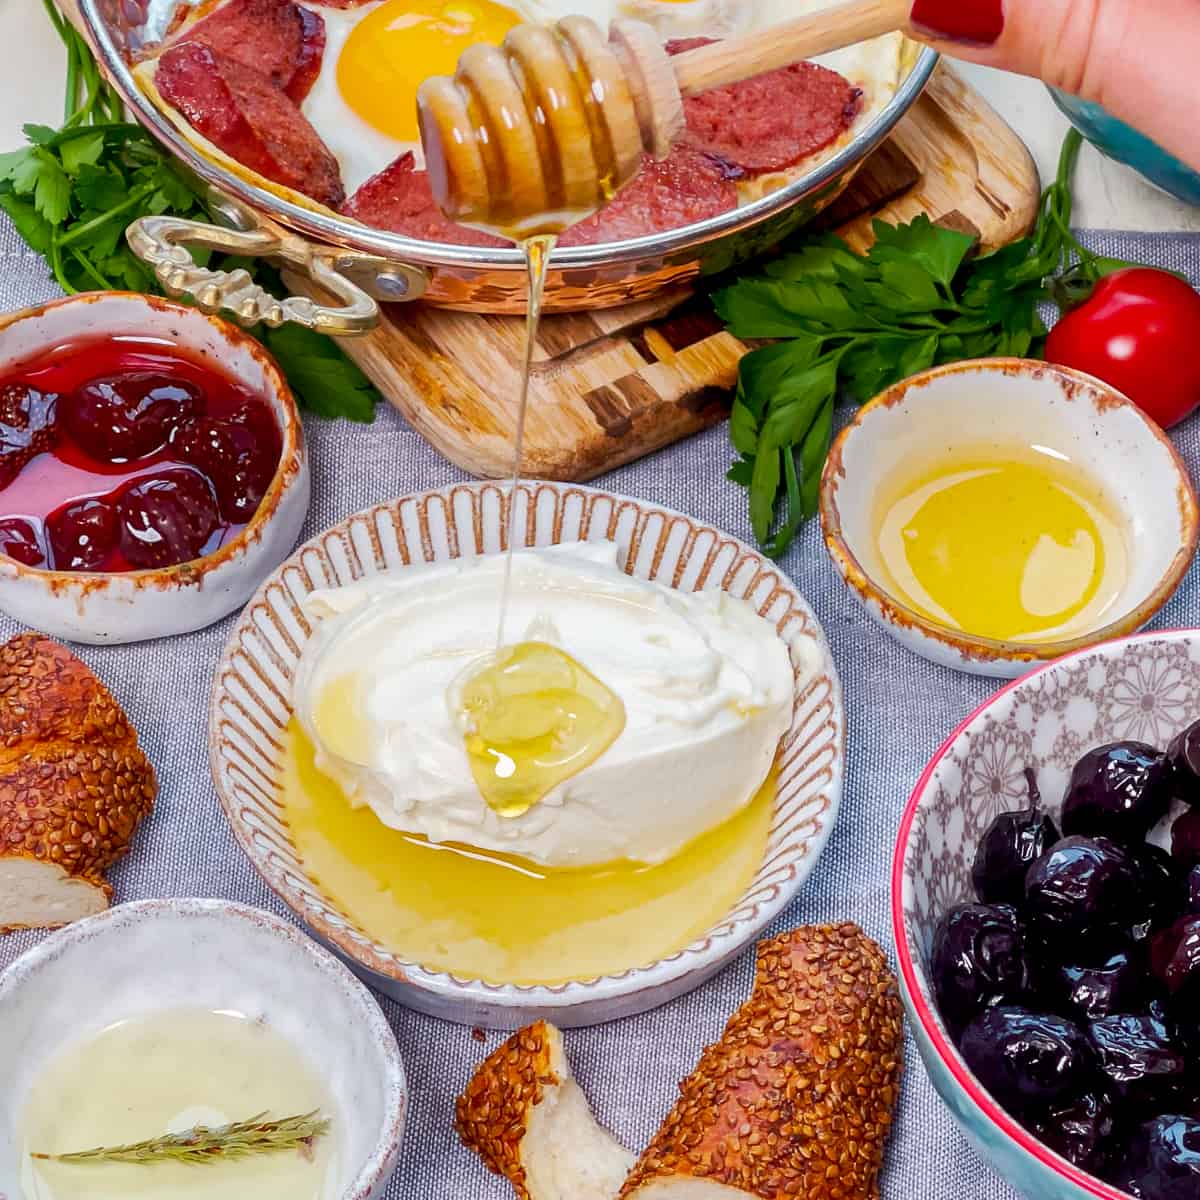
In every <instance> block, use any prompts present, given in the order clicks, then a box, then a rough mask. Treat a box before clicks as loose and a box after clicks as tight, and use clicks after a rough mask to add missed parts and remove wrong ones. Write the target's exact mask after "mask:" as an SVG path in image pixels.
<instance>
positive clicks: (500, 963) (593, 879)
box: [280, 721, 775, 984]
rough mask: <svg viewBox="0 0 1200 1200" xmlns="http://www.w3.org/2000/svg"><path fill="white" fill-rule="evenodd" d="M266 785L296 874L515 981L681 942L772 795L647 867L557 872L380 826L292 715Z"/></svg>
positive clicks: (550, 976)
mask: <svg viewBox="0 0 1200 1200" xmlns="http://www.w3.org/2000/svg"><path fill="white" fill-rule="evenodd" d="M280 786H281V799H282V802H283V805H284V810H285V816H286V821H287V824H288V827H289V830H290V833H291V836H292V840H293V842H294V844H295V846H296V848H297V851H298V852H299V855H300V859H301V861H302V862H303V864H304V869H305V872H306V873H307V874H308V876H309V877H310V878H311V879H312V880H313V881H314V882H315V883H316V884H317V885H318V886H319V887H320V888H321V890H322V891H323V892H324V893H325V894H326V895H327V896H328V897H329V898H330V900H331V901H332V902H333V903H334V904H335V905H336V906H337V907H338V908H339V909H340V910H341V911H342V912H344V913H345V914H346V915H347V916H349V917H350V918H351V919H352V920H353V921H354V922H355V923H356V924H357V925H358V926H359V927H360V928H362V929H363V930H365V931H366V932H367V933H369V934H370V935H371V936H372V937H374V938H375V939H376V940H377V941H379V942H380V943H381V944H383V945H385V946H387V947H388V948H389V949H391V950H392V951H393V952H394V953H396V954H398V955H400V956H401V957H402V958H405V959H408V960H409V961H412V962H417V963H420V964H422V965H423V966H426V967H430V968H433V969H436V970H442V971H451V972H453V973H454V974H456V975H459V976H462V977H471V978H481V979H485V980H488V981H490V982H493V983H524V984H531V983H562V982H565V981H567V980H570V979H591V978H594V977H596V976H598V975H605V974H610V973H614V972H620V971H624V970H626V969H628V968H631V967H637V966H642V965H645V964H646V963H649V962H653V961H655V960H656V959H659V958H661V957H663V956H664V955H668V954H673V953H674V952H675V951H677V950H680V949H682V948H683V947H684V946H685V945H687V943H688V942H690V941H691V940H692V939H693V938H694V937H696V936H698V935H699V934H701V933H703V932H704V931H705V930H706V929H708V928H710V927H711V926H712V925H714V924H715V923H716V922H718V921H719V920H721V919H722V918H723V917H725V916H726V915H727V914H728V913H729V911H730V909H731V908H732V907H733V906H734V904H735V903H736V902H737V900H738V898H739V897H740V896H741V895H742V893H743V892H744V891H745V889H746V887H747V886H748V884H749V883H750V881H751V880H752V879H753V878H754V875H755V873H756V872H757V871H758V868H759V866H760V865H761V864H762V861H763V856H764V854H765V852H766V845H767V837H768V834H769V832H770V827H771V816H772V812H773V809H774V798H775V781H774V775H772V777H771V778H770V779H769V780H768V782H767V784H765V785H764V786H763V788H762V789H761V790H760V791H759V793H758V795H757V796H756V797H755V798H754V799H753V800H752V801H751V803H750V804H749V805H747V806H746V807H745V808H744V809H742V810H741V811H740V812H739V813H737V814H736V815H735V816H734V817H732V818H731V819H730V820H729V821H727V822H726V823H725V824H723V825H722V826H720V827H719V828H717V829H715V830H712V831H710V832H709V833H706V834H703V835H702V836H701V837H699V838H698V839H696V840H695V841H694V842H692V843H691V844H690V845H689V846H687V847H685V848H684V849H683V850H682V851H681V852H680V853H679V854H677V855H676V856H675V857H673V858H671V859H669V860H668V861H667V862H664V863H660V864H658V865H656V866H643V865H638V864H634V863H630V862H620V863H611V864H608V865H604V866H597V867H588V868H578V869H571V870H561V869H552V868H546V867H542V866H539V865H537V864H535V863H532V862H530V861H528V860H524V859H520V858H516V857H510V856H507V855H502V854H498V853H496V852H493V851H485V850H479V849H473V848H470V847H465V846H457V845H449V844H447V845H442V844H436V843H432V842H429V841H427V840H426V839H425V838H422V837H419V836H417V835H413V834H406V833H399V832H397V831H395V830H393V829H389V828H388V827H387V826H385V825H383V824H382V823H381V822H380V820H379V818H378V817H377V816H376V815H375V813H374V812H373V811H372V810H371V809H370V808H366V807H363V808H357V809H355V808H352V807H351V806H350V804H349V802H348V801H347V799H346V797H345V795H344V793H343V792H342V791H341V789H340V788H339V787H338V786H337V784H335V783H334V782H333V781H332V780H330V779H329V778H328V777H327V776H325V775H324V774H323V773H322V772H321V771H320V770H318V769H317V766H316V764H315V762H314V754H313V749H312V745H311V743H310V742H309V741H308V739H307V738H306V737H305V735H304V733H303V731H302V730H301V729H300V727H299V725H298V724H297V723H296V722H294V721H293V722H292V725H291V727H290V729H289V731H288V735H287V741H286V746H285V756H284V762H283V769H282V774H281V785H280ZM683 799H684V800H686V798H683Z"/></svg>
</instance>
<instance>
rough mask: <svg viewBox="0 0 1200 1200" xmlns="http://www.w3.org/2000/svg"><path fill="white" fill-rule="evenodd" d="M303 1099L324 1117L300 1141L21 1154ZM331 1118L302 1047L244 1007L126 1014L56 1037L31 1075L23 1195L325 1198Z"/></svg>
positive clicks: (38, 1198) (155, 1132)
mask: <svg viewBox="0 0 1200 1200" xmlns="http://www.w3.org/2000/svg"><path fill="white" fill-rule="evenodd" d="M317 1052H318V1053H319V1052H320V1048H319V1047H318V1048H317ZM314 1110H319V1111H320V1112H321V1115H322V1116H325V1117H328V1118H329V1119H330V1121H331V1125H330V1129H329V1132H328V1133H327V1134H325V1135H324V1136H323V1137H320V1138H318V1139H316V1141H315V1142H314V1143H313V1144H312V1146H311V1148H304V1149H301V1150H285V1151H280V1152H279V1153H273V1154H256V1155H253V1156H250V1157H247V1158H243V1159H240V1160H236V1161H226V1162H210V1163H204V1164H202V1165H197V1164H195V1163H175V1162H156V1163H153V1164H147V1163H108V1162H105V1163H60V1162H46V1161H34V1160H33V1159H31V1158H30V1155H31V1154H33V1153H38V1154H64V1153H70V1152H72V1151H77V1150H89V1149H92V1148H94V1147H97V1146H107V1147H112V1146H122V1145H128V1144H131V1143H134V1142H141V1141H146V1140H148V1139H150V1138H158V1137H161V1136H162V1135H163V1134H166V1133H180V1132H184V1131H186V1130H189V1129H193V1128H195V1127H196V1126H197V1125H206V1126H208V1127H209V1128H213V1127H215V1126H219V1125H228V1124H232V1123H233V1122H237V1121H247V1120H249V1119H250V1118H252V1117H255V1116H257V1115H258V1114H259V1113H263V1112H265V1113H267V1114H269V1116H270V1117H273V1118H276V1119H279V1118H282V1117H293V1116H299V1115H301V1114H304V1113H308V1112H312V1111H314ZM340 1121H341V1114H339V1113H338V1112H336V1111H335V1110H334V1108H333V1102H332V1098H331V1097H330V1096H329V1094H328V1092H327V1090H326V1088H325V1087H324V1085H323V1084H322V1083H321V1082H320V1081H319V1080H318V1079H317V1077H316V1075H315V1074H314V1072H313V1071H312V1069H311V1068H310V1066H309V1063H308V1060H307V1058H306V1056H305V1054H304V1052H303V1051H301V1050H299V1049H298V1048H296V1047H294V1046H293V1045H292V1044H291V1043H290V1042H289V1041H288V1040H287V1039H285V1038H284V1037H283V1036H282V1035H281V1034H279V1033H277V1032H276V1031H275V1030H274V1029H272V1028H271V1027H270V1026H267V1025H264V1024H263V1023H262V1022H261V1021H258V1020H255V1019H254V1018H253V1017H252V1016H249V1015H246V1014H242V1013H238V1012H231V1011H224V1012H213V1011H210V1010H207V1009H201V1008H195V1009H168V1010H165V1011H162V1012H156V1013H152V1014H150V1015H145V1016H137V1017H132V1018H130V1019H129V1020H127V1021H122V1022H120V1023H118V1024H115V1025H112V1026H110V1027H109V1028H108V1029H105V1030H103V1031H102V1032H100V1033H98V1034H95V1035H93V1036H91V1037H86V1038H84V1039H82V1040H81V1041H79V1042H77V1043H75V1044H74V1045H69V1046H67V1047H66V1048H65V1049H64V1050H63V1051H62V1052H60V1053H59V1054H58V1056H57V1057H56V1058H54V1059H52V1060H51V1062H50V1063H49V1065H48V1066H47V1068H46V1069H45V1070H44V1071H43V1072H42V1073H41V1074H40V1075H39V1076H37V1078H36V1079H35V1081H34V1084H33V1087H32V1089H31V1090H30V1094H29V1098H28V1100H27V1102H26V1104H25V1110H24V1116H23V1129H22V1139H23V1142H24V1149H25V1155H24V1160H23V1178H22V1186H23V1188H24V1193H23V1194H24V1196H25V1197H26V1200H136V1198H137V1197H144V1198H145V1200H231V1198H233V1197H238V1198H242V1197H246V1198H247V1200H248V1198H249V1197H253V1198H254V1200H330V1198H331V1197H332V1196H333V1195H334V1193H335V1190H338V1189H337V1180H338V1179H339V1178H340V1176H341V1172H340V1171H339V1168H338V1162H337V1158H338V1149H339V1145H340V1144H341V1142H342V1139H343V1138H344V1136H345V1132H344V1130H342V1129H341V1128H340ZM14 1200H15V1197H14Z"/></svg>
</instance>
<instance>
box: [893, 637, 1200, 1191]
mask: <svg viewBox="0 0 1200 1200" xmlns="http://www.w3.org/2000/svg"><path fill="white" fill-rule="evenodd" d="M1198 717H1200V631H1194V630H1179V631H1170V632H1160V633H1146V634H1139V635H1136V636H1134V637H1129V638H1124V639H1122V640H1120V641H1115V642H1108V643H1106V644H1104V645H1101V646H1095V647H1092V648H1090V649H1086V650H1081V651H1079V652H1077V653H1075V654H1072V655H1069V656H1067V657H1065V658H1061V659H1059V660H1058V661H1057V662H1053V663H1050V664H1048V665H1047V666H1044V667H1040V668H1038V669H1037V670H1035V671H1033V672H1031V673H1030V674H1028V675H1026V676H1024V677H1023V678H1022V679H1019V680H1017V681H1016V682H1014V683H1011V684H1009V685H1008V686H1007V687H1005V688H1003V689H1002V690H1001V691H999V692H997V693H996V695H994V696H993V697H992V698H991V699H990V700H988V701H987V703H985V704H984V705H983V706H982V707H981V708H979V709H978V710H976V711H975V712H974V713H972V714H971V716H969V717H968V718H967V719H966V720H965V721H964V722H963V723H962V724H961V725H960V726H959V727H958V728H957V729H956V730H955V731H954V732H953V733H952V734H951V735H950V737H949V738H948V739H947V740H946V742H945V743H944V744H943V745H942V747H941V749H939V750H938V752H937V753H936V754H935V755H934V756H933V759H932V760H931V761H930V763H929V765H928V766H927V767H926V768H925V771H924V773H923V774H922V776H921V778H920V781H919V782H918V783H917V786H916V788H915V789H914V791H913V793H912V796H911V797H910V799H909V802H908V806H907V808H906V809H905V812H904V816H903V818H902V820H901V823H900V832H899V835H898V837H897V839H896V849H895V854H894V857H893V859H892V928H893V931H894V934H895V938H896V950H897V955H898V958H899V962H900V970H901V991H902V994H903V996H904V1001H905V1005H906V1007H907V1009H908V1014H909V1018H910V1020H911V1024H912V1028H913V1031H914V1034H915V1037H916V1041H917V1046H918V1049H919V1050H920V1052H921V1057H922V1059H923V1060H924V1063H925V1067H926V1070H927V1071H928V1072H929V1076H930V1079H931V1080H932V1082H933V1085H934V1087H935V1088H936V1089H937V1091H938V1093H939V1094H940V1095H941V1097H942V1099H943V1100H944V1101H945V1102H946V1105H947V1106H948V1107H949V1109H950V1111H951V1113H952V1114H953V1115H954V1117H955V1119H956V1120H957V1121H958V1123H959V1125H960V1126H961V1127H962V1130H963V1132H964V1133H965V1134H966V1136H967V1138H968V1140H969V1141H970V1142H971V1143H972V1145H974V1147H975V1148H976V1149H977V1150H978V1151H979V1152H980V1153H981V1154H982V1155H983V1156H984V1157H986V1158H987V1159H989V1160H990V1161H991V1163H992V1165H993V1166H994V1167H995V1168H996V1170H998V1171H999V1172H1000V1174H1001V1175H1003V1176H1004V1177H1005V1179H1007V1180H1008V1181H1009V1182H1010V1183H1011V1184H1012V1185H1013V1186H1014V1187H1015V1188H1016V1189H1017V1190H1018V1191H1020V1192H1021V1193H1022V1194H1023V1195H1025V1196H1028V1197H1030V1198H1031V1200H1033V1198H1036V1200H1080V1198H1081V1197H1103V1198H1104V1200H1123V1198H1124V1196H1125V1193H1123V1192H1120V1191H1118V1190H1117V1189H1116V1188H1113V1187H1111V1186H1110V1185H1108V1184H1106V1183H1104V1182H1102V1181H1101V1180H1099V1179H1097V1178H1096V1177H1094V1176H1092V1175H1089V1174H1087V1173H1086V1172H1084V1171H1081V1170H1080V1169H1079V1168H1077V1167H1075V1166H1073V1165H1072V1164H1071V1163H1069V1162H1068V1161H1067V1160H1066V1159H1064V1158H1062V1157H1060V1156H1059V1155H1057V1154H1055V1153H1054V1152H1053V1151H1052V1150H1050V1149H1049V1147H1047V1146H1045V1145H1043V1144H1042V1143H1041V1142H1040V1141H1038V1140H1037V1139H1036V1138H1035V1137H1033V1136H1032V1135H1031V1134H1030V1133H1029V1132H1028V1131H1027V1130H1025V1129H1024V1128H1022V1126H1021V1125H1019V1124H1018V1123H1017V1122H1016V1121H1015V1120H1014V1119H1013V1118H1012V1117H1011V1116H1009V1115H1008V1114H1007V1113H1006V1112H1005V1111H1004V1110H1003V1109H1002V1108H1001V1107H1000V1105H999V1104H998V1103H997V1102H996V1101H995V1100H994V1099H993V1098H992V1096H991V1095H990V1094H989V1093H988V1092H987V1091H986V1090H985V1089H984V1088H983V1086H982V1085H981V1084H980V1083H979V1081H978V1080H977V1079H976V1078H975V1077H974V1075H973V1074H972V1073H971V1071H970V1069H969V1068H968V1067H967V1065H966V1063H965V1062H964V1061H963V1058H962V1056H961V1055H960V1054H959V1052H958V1051H957V1049H956V1048H955V1046H954V1043H953V1042H952V1041H951V1039H950V1036H949V1034H948V1032H947V1030H946V1026H945V1025H944V1024H943V1023H942V1020H941V1019H940V1017H939V1015H938V1012H937V1006H936V1003H935V1001H934V995H933V989H932V985H931V981H930V978H929V975H928V962H929V952H930V946H931V943H932V940H933V934H934V929H935V928H936V926H937V923H938V921H939V919H940V918H941V916H942V914H943V913H945V912H946V910H947V909H949V908H951V907H952V906H953V905H955V904H960V903H963V902H964V901H970V900H974V898H975V897H974V892H973V889H972V886H971V866H972V863H973V861H974V857H975V849H976V846H977V845H978V843H979V839H980V838H981V836H982V835H983V832H984V830H985V829H986V828H987V826H988V825H989V824H990V822H991V821H992V819H993V818H994V817H995V816H996V815H997V814H998V813H1001V812H1006V811H1011V810H1014V809H1018V808H1021V807H1024V806H1025V805H1026V804H1027V803H1028V799H1027V793H1026V782H1025V777H1024V772H1025V769H1026V768H1027V767H1032V768H1033V770H1034V771H1035V772H1036V774H1037V781H1038V785H1039V787H1040V788H1041V792H1042V796H1043V799H1044V802H1045V806H1046V809H1047V810H1048V811H1049V812H1050V813H1051V815H1052V816H1053V817H1054V818H1055V821H1056V822H1057V821H1058V818H1059V816H1060V812H1061V807H1062V797H1063V793H1064V791H1065V789H1066V784H1067V779H1068V777H1069V775H1070V773H1071V768H1072V767H1073V766H1074V764H1075V761H1076V760H1077V759H1078V758H1079V757H1080V756H1081V755H1083V754H1084V753H1086V752H1087V751H1088V750H1091V749H1092V748H1093V747H1095V746H1100V745H1103V744H1104V743H1106V742H1113V741H1118V740H1122V739H1131V740H1135V741H1142V742H1149V743H1150V744H1151V745H1155V746H1165V744H1166V743H1167V742H1168V741H1169V740H1170V739H1171V738H1172V737H1173V736H1174V735H1175V734H1176V733H1178V732H1179V731H1180V730H1181V729H1184V728H1186V727H1187V726H1188V725H1190V724H1191V723H1192V722H1193V721H1195V720H1196V719H1197V718H1198Z"/></svg>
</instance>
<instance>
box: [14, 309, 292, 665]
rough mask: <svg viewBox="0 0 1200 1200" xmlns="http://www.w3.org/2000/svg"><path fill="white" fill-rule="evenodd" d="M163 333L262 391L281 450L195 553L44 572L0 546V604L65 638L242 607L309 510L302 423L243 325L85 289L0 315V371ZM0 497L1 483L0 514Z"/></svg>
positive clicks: (119, 637) (175, 625) (144, 636)
mask: <svg viewBox="0 0 1200 1200" xmlns="http://www.w3.org/2000/svg"><path fill="white" fill-rule="evenodd" d="M122 335H124V336H135V337H139V338H153V339H162V340H163V341H164V342H165V343H166V344H168V345H172V346H181V347H183V348H184V349H185V350H187V351H188V352H189V353H190V354H191V355H192V356H193V357H194V358H197V359H199V360H200V361H203V360H204V359H210V360H211V361H212V362H213V363H214V364H215V365H216V367H217V369H219V370H220V371H221V372H223V373H224V374H226V375H231V376H232V377H233V378H234V379H236V380H237V381H238V382H239V383H241V384H242V385H243V386H244V387H246V388H248V389H249V390H250V391H251V392H253V393H254V394H255V395H257V396H261V397H262V398H263V400H264V402H265V403H266V404H267V405H268V406H269V408H270V411H271V413H272V415H273V416H274V417H275V420H276V421H277V422H278V424H279V430H280V433H281V435H282V436H281V441H282V444H283V449H282V452H281V454H280V460H279V465H278V467H277V469H276V472H275V477H274V479H273V480H272V481H271V486H270V487H269V488H268V489H267V493H266V495H265V496H264V497H263V500H262V503H261V504H260V505H259V507H258V511H257V512H256V513H255V514H254V516H253V517H252V518H251V520H250V522H249V524H247V525H246V527H245V528H244V529H242V530H241V531H240V532H239V533H237V534H235V535H234V536H233V537H232V538H230V539H229V540H228V541H227V542H226V543H225V545H223V546H222V547H221V548H220V549H219V550H217V551H215V552H214V553H212V554H209V555H206V556H205V557H204V558H200V559H196V560H195V561H193V562H187V563H181V564H179V565H178V566H173V567H164V568H160V569H155V570H146V571H124V572H120V573H105V572H73V571H52V570H44V569H41V568H36V567H29V566H26V565H25V564H23V563H20V562H17V561H16V559H13V558H9V557H8V556H7V555H3V554H0V608H2V609H3V610H4V611H5V612H6V613H8V614H9V615H10V616H12V617H15V618H16V619H17V620H18V621H21V622H23V623H24V624H26V625H30V626H32V627H34V628H36V629H40V630H42V631H43V632H45V633H48V634H50V635H51V636H53V637H58V638H62V639H65V640H67V641H73V642H91V643H107V642H114V643H115V642H134V641H144V640H148V639H150V638H157V637H166V636H170V635H174V634H179V633H187V632H189V631H191V630H193V629H202V628H204V627H205V626H206V625H211V624H212V623H213V622H214V621H218V620H220V619H221V618H222V617H224V616H227V615H228V614H229V613H231V612H233V611H234V609H236V608H238V607H240V606H241V605H242V604H244V603H245V602H246V600H247V598H248V597H249V596H250V594H251V593H252V592H253V591H254V589H255V588H256V587H257V586H258V585H259V583H260V582H261V581H262V579H263V576H265V575H266V574H267V573H268V572H269V571H271V570H272V569H273V568H275V567H276V566H278V565H279V563H280V561H282V559H283V558H284V557H285V556H286V555H287V554H288V553H289V551H291V549H292V548H293V546H295V544H296V538H297V537H298V536H299V534H300V527H301V525H303V523H304V518H305V516H306V514H307V512H308V503H309V488H310V483H309V473H308V462H307V459H306V456H305V449H304V428H303V426H302V424H301V422H300V416H299V413H298V412H297V411H296V402H295V400H294V399H293V397H292V393H291V390H290V389H289V388H288V385H287V381H286V380H285V379H284V377H283V374H282V373H281V372H280V370H279V367H278V366H277V365H276V364H275V361H274V360H273V359H272V358H271V356H270V355H269V354H268V353H267V352H266V350H264V349H263V347H262V345H261V344H260V343H259V342H257V341H256V340H255V339H254V338H252V337H251V336H250V335H249V334H247V333H243V332H242V331H241V330H239V329H238V328H236V327H235V326H233V325H231V324H229V323H228V322H226V321H222V320H221V319H220V318H218V317H210V316H205V315H204V314H203V313H201V312H198V311H197V310H196V309H193V308H187V307H186V306H184V305H182V304H177V303H175V302H173V301H170V300H162V299H160V298H158V297H156V296H143V295H139V294H138V293H135V292H94V293H84V294H82V295H78V296H69V297H67V298H66V299H63V300H53V301H51V302H50V303H48V304H43V305H40V306H38V307H36V308H28V309H25V310H23V311H21V312H15V313H8V314H5V315H4V316H2V317H0V371H4V370H6V369H7V368H9V367H11V366H14V365H16V364H19V363H21V362H23V361H25V360H27V359H29V358H30V357H32V356H35V355H37V354H39V353H44V352H46V351H47V350H50V349H52V348H54V347H55V346H61V345H64V344H66V343H70V342H74V341H78V340H81V339H89V338H107V337H117V336H122ZM3 499H4V494H3V492H0V513H2V512H3Z"/></svg>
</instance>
